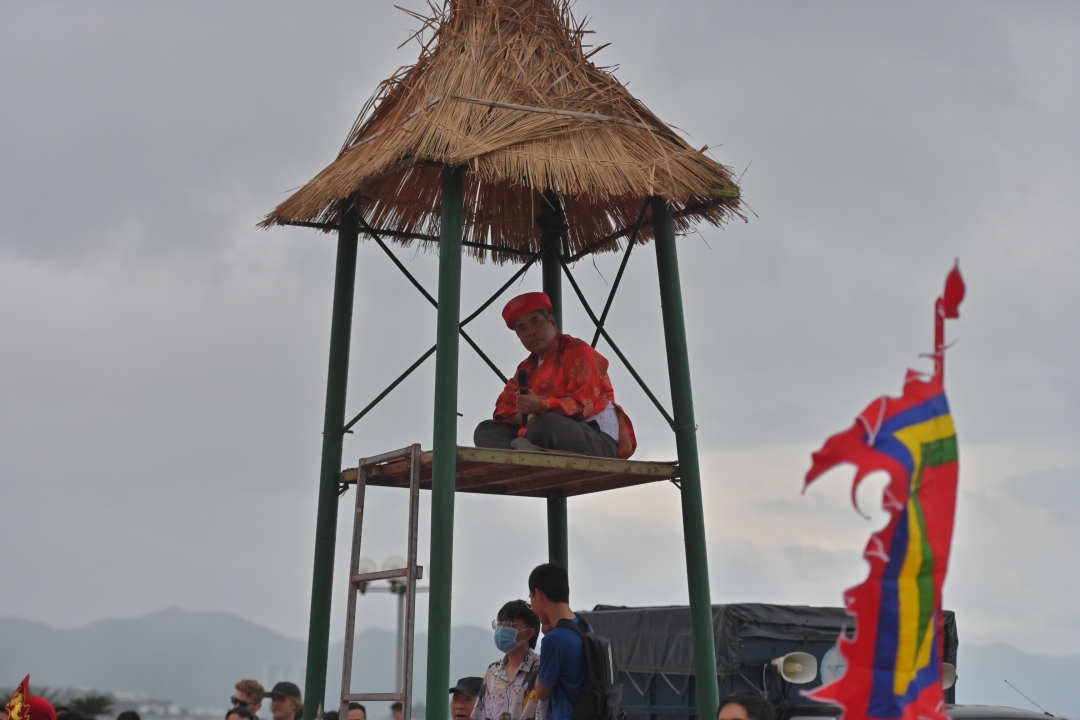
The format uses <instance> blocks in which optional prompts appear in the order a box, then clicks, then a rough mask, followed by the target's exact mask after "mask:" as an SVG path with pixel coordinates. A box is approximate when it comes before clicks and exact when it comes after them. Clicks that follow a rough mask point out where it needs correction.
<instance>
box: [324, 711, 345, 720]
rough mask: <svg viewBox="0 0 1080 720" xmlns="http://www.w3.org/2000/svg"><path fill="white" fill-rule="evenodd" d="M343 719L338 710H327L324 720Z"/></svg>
mask: <svg viewBox="0 0 1080 720" xmlns="http://www.w3.org/2000/svg"><path fill="white" fill-rule="evenodd" d="M340 717H341V713H339V712H338V711H337V710H327V711H326V712H325V713H323V720H338V718H340Z"/></svg>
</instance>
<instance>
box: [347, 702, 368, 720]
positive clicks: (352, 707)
mask: <svg viewBox="0 0 1080 720" xmlns="http://www.w3.org/2000/svg"><path fill="white" fill-rule="evenodd" d="M349 709H350V710H361V711H363V713H364V717H367V708H366V707H364V706H363V705H361V704H360V703H358V702H351V703H349Z"/></svg>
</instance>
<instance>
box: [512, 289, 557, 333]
mask: <svg viewBox="0 0 1080 720" xmlns="http://www.w3.org/2000/svg"><path fill="white" fill-rule="evenodd" d="M551 307H552V306H551V298H549V297H548V296H547V295H545V294H544V293H542V292H531V293H525V294H524V295H518V296H517V297H516V298H514V299H513V300H511V301H510V302H508V303H506V307H504V308H503V311H502V316H503V322H505V323H506V327H508V328H510V329H511V330H513V329H514V323H516V322H517V319H518V318H519V317H521V316H522V315H524V314H525V313H531V312H533V311H535V310H547V311H548V312H549V313H552V314H554V311H553V310H552V309H551Z"/></svg>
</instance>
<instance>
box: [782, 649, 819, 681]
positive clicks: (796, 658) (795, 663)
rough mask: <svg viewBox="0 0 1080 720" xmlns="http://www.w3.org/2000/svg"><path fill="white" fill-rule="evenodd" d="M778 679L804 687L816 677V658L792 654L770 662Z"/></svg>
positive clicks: (806, 654) (800, 653)
mask: <svg viewBox="0 0 1080 720" xmlns="http://www.w3.org/2000/svg"><path fill="white" fill-rule="evenodd" d="M772 664H773V665H775V666H776V669H777V671H778V672H779V673H780V677H782V678H784V679H785V680H787V681H788V682H789V683H792V684H793V685H805V684H806V683H808V682H811V681H812V680H813V679H814V678H816V677H817V658H815V657H814V656H813V655H811V654H810V653H804V652H792V653H788V654H787V655H784V656H783V657H778V658H776V659H775V660H773V661H772Z"/></svg>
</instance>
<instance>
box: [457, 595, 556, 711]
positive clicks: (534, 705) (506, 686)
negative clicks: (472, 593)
mask: <svg viewBox="0 0 1080 720" xmlns="http://www.w3.org/2000/svg"><path fill="white" fill-rule="evenodd" d="M491 627H492V629H493V630H494V631H495V647H497V648H498V649H499V650H500V651H501V652H502V653H504V654H503V657H502V659H501V660H496V661H495V662H493V663H491V665H489V666H488V669H487V672H485V673H484V679H483V686H482V687H481V688H480V692H479V697H478V698H477V701H476V708H475V709H474V710H473V712H472V720H544V718H546V717H547V703H546V702H545V703H541V702H540V698H539V697H538V696H537V694H536V678H537V675H538V674H539V672H540V655H539V654H537V652H536V650H535V648H536V641H537V638H538V637H539V635H540V618H539V617H537V615H536V613H534V612H533V611H532V608H530V607H529V605H528V603H526V602H525V601H524V600H511V601H510V602H508V603H506V604H505V605H503V606H502V608H501V609H500V610H499V614H498V615H496V616H495V620H494V621H493V622H492V623H491ZM455 720H456V719H455Z"/></svg>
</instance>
